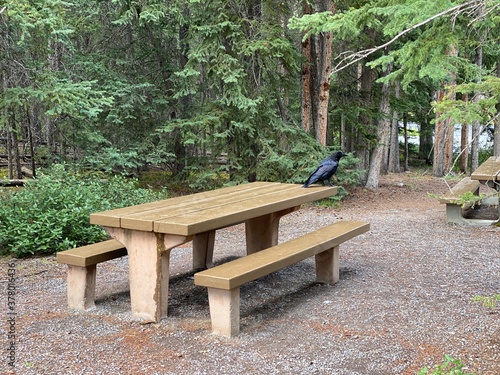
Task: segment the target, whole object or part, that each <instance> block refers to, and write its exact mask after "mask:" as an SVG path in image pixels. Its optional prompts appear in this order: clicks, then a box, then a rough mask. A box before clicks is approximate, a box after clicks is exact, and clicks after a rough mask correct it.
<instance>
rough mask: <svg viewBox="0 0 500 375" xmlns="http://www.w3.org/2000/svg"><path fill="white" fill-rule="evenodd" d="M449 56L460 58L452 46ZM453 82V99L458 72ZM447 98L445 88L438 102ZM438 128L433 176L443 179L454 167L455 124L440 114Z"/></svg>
mask: <svg viewBox="0 0 500 375" xmlns="http://www.w3.org/2000/svg"><path fill="white" fill-rule="evenodd" d="M447 55H449V56H458V52H457V49H456V48H455V46H451V47H450V50H449V51H448V52H447ZM450 75H451V80H450V82H449V90H448V91H449V92H448V95H449V96H450V97H452V98H454V97H455V90H454V86H455V85H456V80H457V78H456V72H455V71H451V72H450ZM444 97H445V91H444V88H443V89H441V90H439V91H438V94H437V101H438V102H440V101H443V99H444ZM436 116H437V117H436V126H435V133H434V136H435V141H434V164H433V174H434V176H436V177H442V176H444V175H445V174H446V173H448V171H449V170H450V169H451V167H452V163H453V133H454V130H455V129H454V124H453V123H452V121H451V119H440V118H439V117H440V113H437V115H436Z"/></svg>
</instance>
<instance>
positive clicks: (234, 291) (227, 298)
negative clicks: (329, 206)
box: [194, 221, 370, 337]
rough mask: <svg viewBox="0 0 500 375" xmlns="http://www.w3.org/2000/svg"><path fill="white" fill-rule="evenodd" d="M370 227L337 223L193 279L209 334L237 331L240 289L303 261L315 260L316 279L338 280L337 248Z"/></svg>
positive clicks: (355, 222) (234, 333)
mask: <svg viewBox="0 0 500 375" xmlns="http://www.w3.org/2000/svg"><path fill="white" fill-rule="evenodd" d="M369 229H370V224H368V223H364V222H357V221H339V222H336V223H334V224H331V225H329V226H326V227H324V228H321V229H319V230H317V231H314V232H312V233H309V234H306V235H304V236H302V237H298V238H296V239H293V240H291V241H288V242H285V243H282V244H279V245H276V246H273V247H270V248H267V249H265V250H262V251H259V252H257V253H254V254H250V255H248V256H245V257H242V258H238V259H236V260H233V261H231V262H227V263H224V264H222V265H220V266H217V267H214V268H211V269H208V270H205V271H202V272H198V273H196V274H195V275H194V282H195V284H196V285H201V286H205V287H207V288H208V298H209V306H210V316H211V321H212V332H213V333H216V334H221V335H223V336H227V337H231V336H234V335H237V334H238V333H239V330H240V286H241V285H243V284H245V283H248V282H250V281H253V280H256V279H258V278H260V277H263V276H266V275H268V274H270V273H272V272H275V271H278V270H280V269H281V268H284V267H287V266H290V265H292V264H294V263H297V262H299V261H301V260H303V259H306V258H309V257H311V256H313V255H314V256H315V261H316V278H317V280H318V281H319V282H324V283H329V284H334V283H336V282H337V281H338V280H339V245H340V244H341V243H343V242H345V241H347V240H349V239H352V238H353V237H355V236H357V235H360V234H362V233H365V232H367V231H368V230H369Z"/></svg>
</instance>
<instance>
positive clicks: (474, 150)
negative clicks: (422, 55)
mask: <svg viewBox="0 0 500 375" xmlns="http://www.w3.org/2000/svg"><path fill="white" fill-rule="evenodd" d="M484 10H485V9H484V4H482V5H480V6H478V7H477V8H476V14H477V16H478V17H479V18H480V17H482V16H483V14H484ZM484 40H485V35H484V32H481V35H480V36H479V41H480V44H479V46H478V48H477V50H476V56H475V58H474V60H475V63H476V65H477V68H478V70H479V72H480V73H479V74H480V75H479V77H477V79H476V81H477V82H480V81H481V75H482V73H481V71H482V69H483V47H482V45H483V43H484ZM483 98H484V95H483V94H481V93H477V94H476V95H475V97H474V100H475V101H476V102H477V101H480V100H482V99H483ZM480 133H481V124H480V123H479V121H474V122H473V124H472V143H471V163H470V164H471V165H470V168H471V173H472V172H473V171H475V170H476V169H477V167H479V135H480Z"/></svg>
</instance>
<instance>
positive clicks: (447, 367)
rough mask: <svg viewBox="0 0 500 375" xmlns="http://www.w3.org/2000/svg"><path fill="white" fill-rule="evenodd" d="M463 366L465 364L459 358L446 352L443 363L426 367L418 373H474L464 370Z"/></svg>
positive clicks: (466, 374) (421, 374)
mask: <svg viewBox="0 0 500 375" xmlns="http://www.w3.org/2000/svg"><path fill="white" fill-rule="evenodd" d="M463 367H464V364H463V363H462V362H461V361H460V360H459V359H455V358H453V357H451V356H450V355H447V354H445V355H444V361H443V363H440V364H437V365H434V368H433V369H429V368H427V367H424V368H423V369H421V370H420V371H419V372H418V375H474V374H472V373H468V372H464V371H463V370H462V369H463Z"/></svg>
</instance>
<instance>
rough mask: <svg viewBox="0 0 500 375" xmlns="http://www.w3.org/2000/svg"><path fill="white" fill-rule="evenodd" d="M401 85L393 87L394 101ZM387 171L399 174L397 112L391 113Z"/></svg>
mask: <svg viewBox="0 0 500 375" xmlns="http://www.w3.org/2000/svg"><path fill="white" fill-rule="evenodd" d="M400 89H401V85H400V84H399V82H396V85H395V87H394V96H395V97H396V99H399V97H400ZM388 171H389V172H391V173H399V172H400V166H399V114H398V112H397V111H395V110H393V111H392V126H391V142H390V146H389V165H388Z"/></svg>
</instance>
